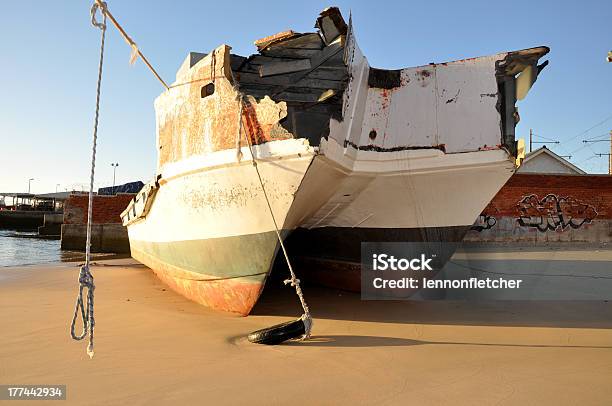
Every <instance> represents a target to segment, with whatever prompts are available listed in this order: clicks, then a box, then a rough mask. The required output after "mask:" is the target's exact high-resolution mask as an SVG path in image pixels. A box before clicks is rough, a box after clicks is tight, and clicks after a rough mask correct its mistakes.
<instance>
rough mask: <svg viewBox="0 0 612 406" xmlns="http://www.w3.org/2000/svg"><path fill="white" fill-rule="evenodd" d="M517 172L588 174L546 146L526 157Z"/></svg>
mask: <svg viewBox="0 0 612 406" xmlns="http://www.w3.org/2000/svg"><path fill="white" fill-rule="evenodd" d="M517 172H523V173H526V172H529V173H570V174H577V175H585V174H586V172H585V171H583V170H582V169H580V168H578V167H577V166H576V165H574V164H572V163H571V162H569V161H568V160H566V159H564V158H562V157H560V156H559V155H557V154H555V153H554V152H552V151H551V150H550V149H548V148H546V145H544V146H543V147H541V148H538V149H536V150H535V151H531V152H530V153H528V154H527V155H525V159H524V160H523V163H522V164H521V166H520V167H519V169H518V171H517Z"/></svg>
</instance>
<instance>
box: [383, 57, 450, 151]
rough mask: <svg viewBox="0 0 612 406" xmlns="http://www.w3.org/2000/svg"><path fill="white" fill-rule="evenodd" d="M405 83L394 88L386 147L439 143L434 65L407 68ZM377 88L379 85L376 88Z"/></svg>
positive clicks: (422, 145) (429, 145) (404, 74)
mask: <svg viewBox="0 0 612 406" xmlns="http://www.w3.org/2000/svg"><path fill="white" fill-rule="evenodd" d="M401 83H402V86H401V87H399V88H396V89H390V90H387V91H392V99H391V100H390V101H391V103H390V106H388V107H387V110H388V111H389V121H388V123H387V128H386V131H385V137H384V147H385V148H389V149H390V148H394V147H398V146H411V147H431V146H434V145H437V144H438V140H437V137H436V135H437V129H436V83H435V72H434V69H433V68H431V67H427V66H424V67H419V68H410V69H403V70H402V74H401ZM372 90H375V89H372Z"/></svg>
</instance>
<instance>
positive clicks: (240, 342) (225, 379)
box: [0, 260, 612, 405]
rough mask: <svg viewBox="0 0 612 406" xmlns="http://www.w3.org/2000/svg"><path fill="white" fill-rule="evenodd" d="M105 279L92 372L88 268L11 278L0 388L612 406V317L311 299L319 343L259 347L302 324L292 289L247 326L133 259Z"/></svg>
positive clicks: (512, 306)
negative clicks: (78, 336)
mask: <svg viewBox="0 0 612 406" xmlns="http://www.w3.org/2000/svg"><path fill="white" fill-rule="evenodd" d="M101 264H104V266H96V267H94V268H93V272H94V275H95V278H96V285H97V289H96V307H95V309H96V322H97V325H96V348H95V350H96V354H95V357H94V358H93V359H92V360H90V359H89V358H88V356H87V355H86V353H85V346H86V344H85V343H84V342H75V341H72V340H71V339H70V337H69V335H68V325H69V322H70V318H71V316H72V312H73V306H74V298H75V295H76V291H77V273H78V268H77V267H76V265H75V264H58V265H45V266H34V267H25V268H4V269H0V326H1V328H2V331H1V333H0V384H66V385H67V387H68V390H67V393H68V400H67V402H65V403H69V404H79V405H84V404H88V405H97V404H100V405H108V404H130V405H139V404H143V405H144V404H146V405H150V404H175V405H179V404H214V405H226V404H227V405H230V404H231V405H235V404H251V405H260V404H261V405H269V404H282V405H291V404H310V405H313V404H315V405H326V404H327V405H338V404H382V405H393V404H402V405H406V404H427V405H438V404H439V405H446V404H449V405H451V404H452V405H474V404H486V405H492V404H501V405H504V404H507V405H517V404H521V405H529V404H533V405H542V404H555V405H563V404H581V405H601V404H610V403H612V303H608V302H566V303H555V302H541V303H538V302H516V303H508V302H486V303H465V302H464V303H461V302H362V301H360V299H359V296H358V295H355V294H349V293H342V292H339V291H334V290H330V289H323V288H315V287H311V286H306V287H305V293H306V296H307V299H308V301H309V304H310V306H311V308H312V311H313V313H314V316H315V324H314V330H313V333H314V337H313V339H312V340H311V341H308V342H296V343H290V344H286V345H280V346H260V345H255V344H250V343H248V342H247V341H246V340H245V339H244V337H245V335H246V334H248V333H249V332H251V331H253V330H256V329H259V328H262V327H267V326H270V325H272V324H275V323H278V322H282V321H286V320H289V319H291V318H293V317H296V316H299V314H300V311H299V307H298V304H297V300H296V298H295V297H294V296H293V294H292V291H291V290H290V289H288V288H281V287H277V288H276V287H275V286H276V285H279V284H280V283H279V282H278V281H273V282H274V283H271V284H270V285H271V286H272V288H270V289H268V288H267V290H266V291H265V292H264V294H263V296H262V298H261V300H260V303H258V305H257V307H256V308H255V311H254V314H253V315H251V316H249V317H246V318H242V317H236V316H230V315H226V314H222V313H217V312H214V311H211V310H208V309H206V308H204V307H202V306H200V305H197V304H195V303H192V302H189V301H187V300H186V299H184V298H182V297H181V296H179V295H177V294H176V293H174V292H172V291H170V290H168V289H166V287H165V286H164V285H163V284H162V283H161V282H160V281H158V280H157V279H156V277H155V276H154V275H153V273H152V272H151V271H150V270H148V269H147V268H145V267H143V266H141V265H139V264H137V263H135V262H133V261H132V260H113V261H105V262H101ZM19 404H22V403H19ZM23 404H27V402H26V403H23ZM36 404H39V403H36Z"/></svg>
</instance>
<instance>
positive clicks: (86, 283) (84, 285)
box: [70, 1, 106, 358]
mask: <svg viewBox="0 0 612 406" xmlns="http://www.w3.org/2000/svg"><path fill="white" fill-rule="evenodd" d="M98 10H100V12H101V14H102V22H98V21H97V20H96V12H97V11H98ZM91 23H92V24H93V26H94V27H96V28H99V29H100V32H101V34H100V35H101V39H100V62H99V64H98V85H97V87H96V113H95V117H94V128H93V146H92V150H91V173H90V177H89V200H88V206H87V239H86V242H85V264H84V265H83V266H82V267H81V270H80V272H79V293H78V295H77V299H76V305H75V307H74V316H73V317H72V323H71V324H70V336H71V337H72V338H73V339H75V340H82V339H84V338H85V337H87V335H89V344H88V345H87V355H89V358H93V356H94V327H95V325H96V321H95V318H94V290H95V288H96V286H95V285H94V278H93V275H92V274H91V271H90V270H89V265H90V260H91V223H92V212H93V187H94V175H95V169H96V145H97V141H98V118H99V117H100V86H101V84H102V66H103V64H104V39H105V37H106V3H105V2H103V1H96V2H94V4H93V5H92V6H91ZM85 289H87V307H85V305H84V302H83V290H85ZM79 310H80V315H81V318H82V319H83V330H82V331H81V334H79V335H76V333H75V325H76V321H77V318H78V316H79Z"/></svg>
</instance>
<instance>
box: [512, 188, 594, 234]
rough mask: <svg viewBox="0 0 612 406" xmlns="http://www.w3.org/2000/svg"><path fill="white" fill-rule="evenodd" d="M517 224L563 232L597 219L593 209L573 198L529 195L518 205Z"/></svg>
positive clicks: (540, 229)
mask: <svg viewBox="0 0 612 406" xmlns="http://www.w3.org/2000/svg"><path fill="white" fill-rule="evenodd" d="M518 211H519V216H520V217H519V218H518V220H517V221H518V223H519V224H520V225H521V226H523V227H533V228H537V229H538V230H539V231H542V232H546V231H548V230H550V231H554V230H558V231H563V230H565V229H567V228H568V227H571V228H574V229H576V228H580V227H581V226H582V225H583V224H588V223H590V222H591V221H592V220H593V219H594V218H595V217H597V211H596V210H595V207H593V206H591V205H590V204H588V203H585V202H582V201H580V200H578V199H575V198H573V197H559V196H557V195H554V194H552V193H551V194H548V195H546V196H545V197H544V198H543V199H539V198H538V196H537V195H535V194H531V195H527V196H524V197H523V198H522V199H521V200H520V201H519V203H518Z"/></svg>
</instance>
